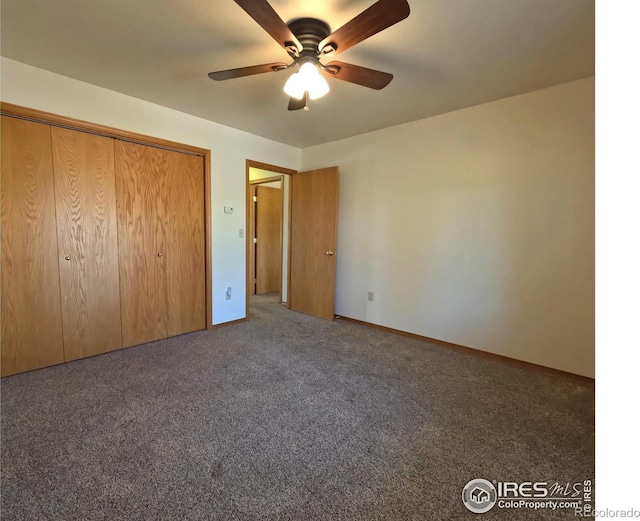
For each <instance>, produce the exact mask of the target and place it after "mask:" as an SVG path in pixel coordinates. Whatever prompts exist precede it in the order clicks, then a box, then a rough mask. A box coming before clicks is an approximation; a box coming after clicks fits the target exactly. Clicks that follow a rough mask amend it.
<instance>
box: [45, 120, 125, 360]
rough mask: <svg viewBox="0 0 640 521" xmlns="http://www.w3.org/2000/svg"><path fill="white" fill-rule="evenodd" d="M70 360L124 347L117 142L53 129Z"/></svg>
mask: <svg viewBox="0 0 640 521" xmlns="http://www.w3.org/2000/svg"><path fill="white" fill-rule="evenodd" d="M51 137H52V146H53V170H54V181H55V202H56V221H57V231H58V248H59V255H58V261H59V271H60V287H61V293H60V300H61V303H62V326H63V334H64V358H65V361H70V360H76V359H78V358H84V357H87V356H92V355H97V354H100V353H105V352H107V351H113V350H115V349H120V348H121V347H122V337H121V324H120V287H119V270H118V235H117V221H116V190H115V173H114V172H115V170H114V143H113V139H111V138H107V137H101V136H96V135H93V134H87V133H85V132H78V131H74V130H67V129H63V128H57V127H52V128H51Z"/></svg>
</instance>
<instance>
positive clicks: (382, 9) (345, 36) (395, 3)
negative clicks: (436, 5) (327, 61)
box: [318, 0, 410, 54]
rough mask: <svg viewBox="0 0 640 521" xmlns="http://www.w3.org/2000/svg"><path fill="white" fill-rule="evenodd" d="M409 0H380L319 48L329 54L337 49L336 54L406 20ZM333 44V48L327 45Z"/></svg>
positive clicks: (325, 40)
mask: <svg viewBox="0 0 640 521" xmlns="http://www.w3.org/2000/svg"><path fill="white" fill-rule="evenodd" d="M409 12H410V9H409V4H408V3H407V0H378V2H376V3H375V4H373V5H372V6H371V7H369V9H366V10H365V11H362V12H361V13H360V14H359V15H358V16H356V17H355V18H353V19H352V20H351V21H349V22H347V23H346V24H344V25H343V26H342V27H340V29H338V30H337V31H334V32H333V33H332V34H330V35H329V36H327V37H326V38H325V39H324V40H322V41H321V42H320V43H319V44H318V50H320V51H321V52H324V53H325V54H328V52H329V49H331V50H333V49H335V54H338V53H341V52H344V51H346V50H347V49H349V48H350V47H353V46H354V45H355V44H357V43H360V42H361V41H363V40H366V39H367V38H369V37H370V36H373V35H374V34H377V33H379V32H380V31H383V30H384V29H386V28H387V27H391V26H392V25H394V24H396V23H398V22H400V21H401V20H404V19H405V18H406V17H407V16H409ZM328 44H331V45H332V47H331V48H327V47H326V46H327V45H328Z"/></svg>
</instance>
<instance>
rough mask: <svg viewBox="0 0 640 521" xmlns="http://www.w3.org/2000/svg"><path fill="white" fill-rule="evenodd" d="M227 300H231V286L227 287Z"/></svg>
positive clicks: (225, 295)
mask: <svg viewBox="0 0 640 521" xmlns="http://www.w3.org/2000/svg"><path fill="white" fill-rule="evenodd" d="M224 298H225V300H231V286H227V292H226V293H225V294H224Z"/></svg>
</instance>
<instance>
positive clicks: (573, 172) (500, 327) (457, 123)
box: [302, 78, 595, 376]
mask: <svg viewBox="0 0 640 521" xmlns="http://www.w3.org/2000/svg"><path fill="white" fill-rule="evenodd" d="M594 104H595V99H594V78H588V79H585V80H580V81H576V82H572V83H567V84H563V85H559V86H556V87H552V88H549V89H545V90H541V91H537V92H533V93H530V94H525V95H521V96H517V97H513V98H509V99H504V100H500V101H497V102H492V103H488V104H485V105H480V106H476V107H472V108H468V109H464V110H460V111H457V112H452V113H449V114H444V115H441V116H436V117H432V118H428V119H424V120H420V121H416V122H413V123H409V124H405V125H401V126H398V127H394V128H389V129H385V130H381V131H377V132H373V133H369V134H365V135H361V136H357V137H353V138H349V139H345V140H341V141H336V142H333V143H329V144H326V145H321V146H317V147H312V148H308V149H305V150H303V152H302V169H303V170H307V169H312V168H317V167H322V166H328V165H329V163H330V164H332V165H333V164H337V165H338V166H339V167H340V208H339V230H338V235H339V239H338V282H337V296H336V313H338V314H340V315H344V316H347V317H352V318H357V319H360V320H366V321H368V322H373V323H375V324H381V325H384V326H387V327H392V328H397V329H401V330H404V331H409V332H412V333H416V334H419V335H424V336H427V337H432V338H437V339H441V340H445V341H448V342H453V343H457V344H461V345H465V346H469V347H474V348H477V349H481V350H485V351H489V352H493V353H498V354H501V355H505V356H509V357H513V358H516V359H520V360H525V361H528V362H533V363H536V364H541V365H545V366H549V367H553V368H557V369H561V370H565V371H570V372H573V373H577V374H581V375H587V376H594V170H595V167H594V132H595V129H594ZM369 291H372V292H374V294H375V297H374V301H373V302H368V301H367V292H369Z"/></svg>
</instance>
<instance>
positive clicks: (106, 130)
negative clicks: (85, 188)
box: [0, 102, 213, 329]
mask: <svg viewBox="0 0 640 521" xmlns="http://www.w3.org/2000/svg"><path fill="white" fill-rule="evenodd" d="M0 113H1V114H2V115H3V116H9V117H13V118H19V119H25V120H28V121H34V122H36V123H45V124H47V125H51V126H54V127H62V128H67V129H71V130H78V131H80V132H87V133H89V134H96V135H98V136H104V137H110V138H114V139H120V140H123V141H130V142H132V143H138V144H140V145H147V146H152V147H158V148H164V149H166V150H172V151H174V152H181V153H186V154H191V155H195V156H201V157H202V158H203V159H204V161H203V162H204V171H203V176H204V215H203V219H204V252H205V298H206V302H205V310H206V319H207V321H206V325H207V329H212V328H213V309H212V307H213V302H212V293H211V291H212V290H211V280H212V276H211V273H212V266H211V151H210V150H207V149H206V148H199V147H194V146H191V145H185V144H183V143H176V142H175V141H169V140H166V139H160V138H156V137H152V136H145V135H144V134H137V133H135V132H129V131H127V130H120V129H117V128H113V127H107V126H104V125H99V124H97V123H90V122H88V121H82V120H80V119H75V118H69V117H67V116H60V115H58V114H52V113H50V112H44V111H41V110H37V109H31V108H28V107H22V106H20V105H13V104H11V103H5V102H0Z"/></svg>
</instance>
